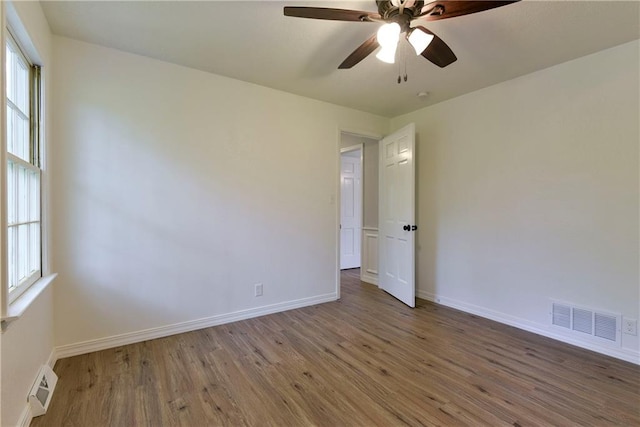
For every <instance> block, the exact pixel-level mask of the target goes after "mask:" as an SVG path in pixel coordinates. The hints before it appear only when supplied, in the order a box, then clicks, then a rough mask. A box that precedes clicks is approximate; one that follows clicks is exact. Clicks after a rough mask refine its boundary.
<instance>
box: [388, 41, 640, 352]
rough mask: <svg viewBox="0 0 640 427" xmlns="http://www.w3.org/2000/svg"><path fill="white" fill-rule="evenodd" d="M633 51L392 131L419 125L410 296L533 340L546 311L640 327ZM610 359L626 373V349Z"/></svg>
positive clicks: (402, 120)
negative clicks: (568, 310) (620, 362)
mask: <svg viewBox="0 0 640 427" xmlns="http://www.w3.org/2000/svg"><path fill="white" fill-rule="evenodd" d="M638 52H639V43H638V41H635V42H632V43H628V44H624V45H621V46H618V47H615V48H612V49H608V50H605V51H602V52H600V53H596V54H594V55H590V56H587V57H584V58H580V59H577V60H574V61H571V62H567V63H564V64H561V65H557V66H554V67H552V68H549V69H546V70H542V71H539V72H536V73H533V74H530V75H527V76H524V77H520V78H517V79H515V80H511V81H508V82H505V83H501V84H499V85H496V86H492V87H489V88H486V89H483V90H480V91H477V92H474V93H471V94H468V95H464V96H461V97H459V98H456V99H453V100H450V101H447V102H443V103H440V104H437V105H434V106H431V107H428V108H425V109H422V110H419V111H416V112H413V113H410V114H407V115H403V116H401V117H397V118H395V119H393V120H392V128H393V129H398V128H400V127H401V126H403V125H405V124H406V123H409V122H415V123H416V126H417V127H416V129H417V138H418V162H417V163H418V190H417V191H418V224H419V226H420V229H419V233H418V245H419V251H418V257H417V259H418V262H417V264H418V268H417V278H418V286H419V293H420V294H421V295H422V296H425V297H430V298H434V299H438V300H440V301H441V302H443V303H446V304H449V305H453V306H457V307H460V308H463V309H465V310H467V311H472V312H477V313H480V314H483V315H485V316H489V317H493V318H496V319H500V320H503V321H507V322H510V323H512V324H518V325H520V326H524V327H527V328H529V329H530V330H537V331H540V332H542V333H545V334H553V333H554V332H553V330H551V329H550V328H549V327H548V324H549V318H548V311H549V299H550V298H555V299H560V300H565V301H569V302H573V303H575V304H579V305H584V306H587V307H593V308H597V309H601V310H608V311H612V312H617V313H621V314H623V315H624V316H628V317H630V318H634V319H638V318H639V317H640V313H639V301H640V298H639V277H638V274H639V273H638V271H639V270H638V259H639V249H638V235H639V234H638V233H639V226H638V221H639V219H638V217H639V215H638V197H639V190H638V154H639V152H638V145H639V141H640V135H639V117H640V110H639V107H638V104H639V97H638V94H639V78H640V77H639V76H640V72H639V71H640V70H639V64H640V61H639V58H638ZM567 340H568V339H567ZM615 351H616V350H615V349H614V352H615ZM617 355H618V356H620V355H621V356H622V357H626V358H627V359H629V358H631V359H635V360H637V358H638V339H637V337H633V336H629V335H623V348H622V350H620V351H618V352H617Z"/></svg>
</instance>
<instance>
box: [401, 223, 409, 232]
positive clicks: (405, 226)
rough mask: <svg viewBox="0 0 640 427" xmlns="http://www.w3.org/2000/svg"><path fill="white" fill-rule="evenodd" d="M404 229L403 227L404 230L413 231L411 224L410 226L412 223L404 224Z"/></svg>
mask: <svg viewBox="0 0 640 427" xmlns="http://www.w3.org/2000/svg"><path fill="white" fill-rule="evenodd" d="M402 229H403V230H404V231H411V226H410V225H408V224H407V225H403V226H402Z"/></svg>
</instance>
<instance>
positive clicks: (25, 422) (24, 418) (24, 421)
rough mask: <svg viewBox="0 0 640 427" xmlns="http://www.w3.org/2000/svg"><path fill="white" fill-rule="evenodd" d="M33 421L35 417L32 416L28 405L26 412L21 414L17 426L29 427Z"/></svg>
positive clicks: (25, 407) (25, 408)
mask: <svg viewBox="0 0 640 427" xmlns="http://www.w3.org/2000/svg"><path fill="white" fill-rule="evenodd" d="M32 419H33V417H32V416H31V410H30V409H29V404H26V405H25V406H24V410H23V411H22V414H20V419H19V420H18V424H16V425H17V426H19V427H29V424H31V420H32Z"/></svg>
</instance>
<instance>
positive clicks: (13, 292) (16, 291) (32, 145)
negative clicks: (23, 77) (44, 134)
mask: <svg viewBox="0 0 640 427" xmlns="http://www.w3.org/2000/svg"><path fill="white" fill-rule="evenodd" d="M6 34H7V35H6V42H5V44H8V45H11V49H12V50H13V51H14V52H15V53H17V54H18V57H19V60H21V62H22V63H23V65H24V66H25V67H26V68H27V69H28V70H29V77H28V81H27V85H28V86H29V87H28V103H29V109H30V112H29V116H28V117H27V116H26V115H25V114H24V113H23V112H22V111H21V110H20V108H19V107H18V106H15V105H14V104H13V103H12V102H11V101H10V100H9V98H8V94H7V93H5V103H7V104H12V107H11V108H12V109H14V110H17V111H18V112H19V114H22V115H23V116H24V117H25V118H28V119H29V153H28V157H29V160H30V161H26V160H24V159H22V158H20V157H18V156H16V155H14V154H12V153H10V152H8V150H7V145H8V141H7V142H5V150H7V152H6V156H7V158H6V160H5V167H7V166H8V162H11V163H13V164H14V166H17V167H21V168H24V169H26V170H27V171H29V172H32V173H35V174H37V175H38V182H39V194H38V195H37V199H38V202H37V205H38V210H39V212H38V215H37V218H38V219H37V220H28V221H22V222H15V223H12V224H6V227H5V230H7V244H6V245H5V248H7V256H8V255H9V254H10V253H11V252H9V251H8V247H9V246H8V245H9V242H8V236H9V233H8V229H9V228H13V229H15V230H16V233H17V230H18V228H19V227H20V226H24V225H29V224H38V225H39V226H38V229H39V232H38V240H39V242H38V243H39V244H38V246H37V247H36V248H32V247H29V249H30V250H34V249H35V250H37V251H38V254H37V256H38V259H39V266H38V268H37V269H36V270H32V271H30V272H29V275H28V276H26V277H24V278H22V280H21V281H20V282H19V283H18V284H16V286H14V287H13V288H12V289H9V284H10V283H9V282H10V281H9V275H11V274H12V272H11V271H9V270H10V268H9V267H10V266H11V264H10V262H9V260H7V264H6V265H7V272H6V273H5V275H4V278H5V280H6V282H5V285H4V286H5V287H6V288H7V294H8V302H9V304H11V303H13V302H14V301H15V300H16V299H18V298H19V297H20V296H21V295H22V294H23V293H24V292H25V291H26V290H27V289H29V287H30V286H31V285H33V284H34V283H35V282H37V281H38V280H39V279H40V278H42V203H41V202H42V171H41V169H40V168H39V167H38V165H39V164H40V158H39V152H38V151H39V150H38V147H39V140H40V137H41V135H40V134H39V128H40V127H39V126H37V125H36V126H34V125H33V121H34V120H38V117H39V114H37V113H38V112H37V113H36V114H35V117H33V104H34V101H35V99H36V98H35V97H36V96H37V97H40V96H41V94H40V93H38V94H34V93H33V91H34V90H35V89H34V77H33V74H32V73H33V70H32V68H33V63H32V62H31V61H30V60H29V58H28V57H27V55H26V54H25V53H24V51H23V49H22V48H21V47H20V45H19V43H18V41H17V40H16V38H15V37H14V36H13V34H12V32H11V31H10V30H9V29H7V33H6ZM3 48H4V49H6V46H3ZM4 85H5V91H6V82H4ZM35 104H36V108H40V103H39V102H36V103H35ZM36 132H37V133H38V134H37V135H36V136H34V135H33V134H34V133H36ZM6 177H7V171H5V179H6ZM7 185H8V183H7ZM14 185H15V186H16V188H15V189H14V194H18V191H17V186H18V183H17V180H16V182H14ZM8 191H9V189H8V188H7V193H6V195H5V199H6V198H7V197H8ZM27 199H28V200H31V199H32V198H31V197H27ZM14 208H17V205H16V206H15V207H14V206H8V203H7V207H6V209H7V210H6V212H7V213H8V211H9V209H14ZM14 215H15V216H16V217H17V213H14ZM17 238H18V237H17V236H16V239H17ZM27 239H30V237H28V238H27ZM22 255H24V256H25V257H26V258H27V259H29V258H30V257H31V253H30V252H28V253H26V254H22ZM16 264H17V265H13V266H11V267H13V269H15V270H17V269H18V267H19V266H18V264H19V263H16ZM13 274H14V276H15V277H17V272H13Z"/></svg>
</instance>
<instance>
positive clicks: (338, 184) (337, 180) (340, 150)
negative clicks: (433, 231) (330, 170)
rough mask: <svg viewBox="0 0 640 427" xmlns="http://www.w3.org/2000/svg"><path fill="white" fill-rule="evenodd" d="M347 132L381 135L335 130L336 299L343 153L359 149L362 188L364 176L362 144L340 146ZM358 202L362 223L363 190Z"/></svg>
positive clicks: (344, 129)
mask: <svg viewBox="0 0 640 427" xmlns="http://www.w3.org/2000/svg"><path fill="white" fill-rule="evenodd" d="M345 133H346V134H349V135H353V136H357V137H362V138H368V139H375V140H377V141H380V140H381V139H382V138H383V137H382V136H381V135H379V134H376V133H371V132H367V131H362V130H353V129H347V128H339V129H338V132H337V137H336V146H337V147H336V148H337V149H336V150H335V153H336V157H335V165H336V172H337V173H336V175H335V176H336V178H335V189H336V190H335V193H334V194H336V195H337V196H336V195H334V196H333V200H335V201H336V203H335V205H336V210H335V212H334V214H335V239H336V240H335V241H336V246H335V251H336V253H335V272H336V299H340V219H341V213H342V206H341V205H342V197H341V192H342V186H341V182H340V181H341V180H340V171H341V160H342V157H341V156H342V154H343V153H347V152H349V151H354V150H357V149H358V148H359V149H360V182H361V184H362V188H363V190H364V182H363V180H362V177H363V176H364V144H363V143H360V144H356V145H352V146H349V147H345V148H344V149H343V148H341V146H342V134H345ZM360 199H361V200H360V204H361V206H362V209H361V210H360V223H361V224H364V191H361V194H360ZM359 238H360V265H362V232H360V236H359Z"/></svg>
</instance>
